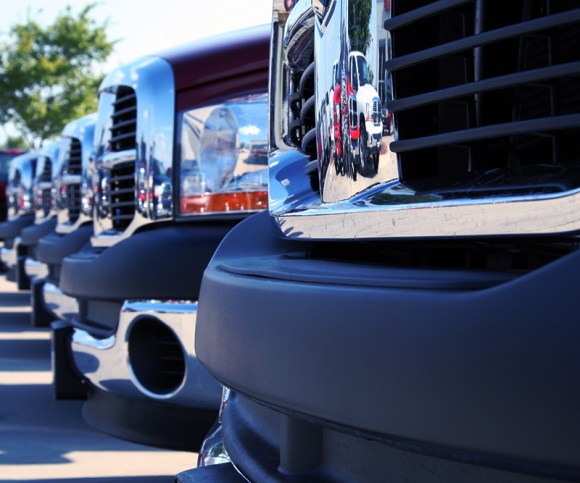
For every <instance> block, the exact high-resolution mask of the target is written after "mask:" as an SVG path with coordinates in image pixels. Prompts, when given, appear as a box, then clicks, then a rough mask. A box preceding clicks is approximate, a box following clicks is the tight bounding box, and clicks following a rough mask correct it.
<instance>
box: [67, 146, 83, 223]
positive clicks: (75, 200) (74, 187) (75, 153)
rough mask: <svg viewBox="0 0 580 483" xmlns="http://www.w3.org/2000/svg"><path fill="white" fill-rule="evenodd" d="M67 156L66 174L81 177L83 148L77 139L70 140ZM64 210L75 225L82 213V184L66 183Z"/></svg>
mask: <svg viewBox="0 0 580 483" xmlns="http://www.w3.org/2000/svg"><path fill="white" fill-rule="evenodd" d="M65 156H66V157H65V161H64V172H65V173H66V174H67V175H71V176H79V175H80V174H81V171H82V146H81V142H80V141H79V140H78V139H77V138H70V140H69V145H68V150H67V153H66V155H65ZM64 208H65V209H66V210H67V212H68V218H69V219H68V221H69V223H75V222H76V221H77V220H78V218H79V216H80V212H81V185H80V183H65V185H64Z"/></svg>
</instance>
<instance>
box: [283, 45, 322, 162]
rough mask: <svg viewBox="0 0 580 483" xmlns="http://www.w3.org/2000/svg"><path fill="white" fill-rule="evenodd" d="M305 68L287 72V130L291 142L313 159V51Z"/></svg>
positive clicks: (314, 134) (314, 137)
mask: <svg viewBox="0 0 580 483" xmlns="http://www.w3.org/2000/svg"><path fill="white" fill-rule="evenodd" d="M309 60H310V63H309V64H308V67H306V69H304V70H301V69H293V70H291V71H290V73H289V80H290V82H289V87H290V95H289V96H288V111H289V112H288V131H289V133H288V134H289V137H290V141H291V142H292V144H294V145H295V146H296V147H298V148H299V149H300V150H301V151H302V152H303V153H304V154H306V155H307V156H309V157H310V159H311V160H315V159H316V158H317V156H316V120H315V110H316V95H315V90H314V74H315V67H316V64H315V62H314V53H312V54H311V55H310V59H309Z"/></svg>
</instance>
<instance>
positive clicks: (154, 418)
mask: <svg viewBox="0 0 580 483" xmlns="http://www.w3.org/2000/svg"><path fill="white" fill-rule="evenodd" d="M83 417H84V419H85V420H86V421H87V423H89V424H90V425H91V426H93V427H95V428H96V429H98V430H99V431H103V432H105V433H107V434H110V435H111V436H114V437H116V438H120V439H125V440H127V441H133V442H136V443H139V444H148V445H151V446H156V447H162V448H167V449H174V450H178V451H199V449H200V446H201V443H202V442H203V437H204V436H205V435H206V434H207V432H208V431H209V429H210V428H211V427H212V425H213V424H214V422H215V420H216V418H217V411H215V410H210V409H206V410H203V409H199V408H196V409H192V408H190V407H186V406H176V405H168V404H163V403H161V402H159V401H154V400H147V401H143V400H137V399H129V398H123V397H120V396H118V395H117V394H115V393H113V392H108V391H103V390H99V389H97V388H95V387H93V386H89V391H88V398H87V401H86V402H85V403H84V405H83Z"/></svg>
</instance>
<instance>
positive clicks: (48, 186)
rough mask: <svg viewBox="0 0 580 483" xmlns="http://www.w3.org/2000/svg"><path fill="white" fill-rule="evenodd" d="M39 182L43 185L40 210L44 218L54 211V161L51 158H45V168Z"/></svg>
mask: <svg viewBox="0 0 580 483" xmlns="http://www.w3.org/2000/svg"><path fill="white" fill-rule="evenodd" d="M38 182H39V183H41V184H42V185H43V186H42V187H40V196H39V198H40V199H39V200H38V201H39V202H40V206H39V207H38V208H39V209H40V211H41V212H42V213H43V215H44V216H47V215H48V214H49V213H50V211H51V210H52V161H51V159H50V158H44V166H43V168H42V173H41V174H40V177H39V178H38Z"/></svg>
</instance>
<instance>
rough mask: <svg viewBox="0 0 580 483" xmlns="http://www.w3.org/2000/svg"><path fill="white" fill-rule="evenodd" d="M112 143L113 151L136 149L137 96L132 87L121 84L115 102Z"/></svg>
mask: <svg viewBox="0 0 580 483" xmlns="http://www.w3.org/2000/svg"><path fill="white" fill-rule="evenodd" d="M113 107H114V112H113V115H112V126H111V138H110V141H109V142H110V145H111V151H112V152H120V151H126V150H128V149H135V146H136V139H137V137H136V131H137V96H136V94H135V91H134V90H133V89H132V88H131V87H127V86H119V87H118V88H117V93H116V99H115V102H114V103H113Z"/></svg>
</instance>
